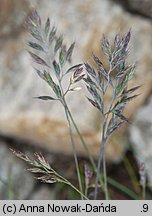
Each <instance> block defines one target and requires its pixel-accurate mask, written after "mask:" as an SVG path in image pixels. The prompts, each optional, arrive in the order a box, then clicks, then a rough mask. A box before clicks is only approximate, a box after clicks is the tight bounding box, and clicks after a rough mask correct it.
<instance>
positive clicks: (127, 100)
mask: <svg viewBox="0 0 152 216" xmlns="http://www.w3.org/2000/svg"><path fill="white" fill-rule="evenodd" d="M139 95H140V94H137V95H133V96H131V97H127V98H125V102H127V103H128V102H130V101H131V100H133V99H135V98H136V97H138V96H139Z"/></svg>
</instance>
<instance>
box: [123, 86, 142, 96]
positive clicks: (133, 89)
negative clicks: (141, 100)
mask: <svg viewBox="0 0 152 216" xmlns="http://www.w3.org/2000/svg"><path fill="white" fill-rule="evenodd" d="M140 87H141V85H139V86H136V87H134V88H131V89H128V90H127V91H126V92H125V93H124V94H132V93H133V92H134V91H136V90H137V89H139V88H140Z"/></svg>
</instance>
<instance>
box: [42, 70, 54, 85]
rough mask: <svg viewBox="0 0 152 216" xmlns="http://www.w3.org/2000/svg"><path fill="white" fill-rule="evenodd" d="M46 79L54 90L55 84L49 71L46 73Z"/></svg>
mask: <svg viewBox="0 0 152 216" xmlns="http://www.w3.org/2000/svg"><path fill="white" fill-rule="evenodd" d="M44 77H45V81H46V82H47V83H48V84H49V85H50V86H51V87H52V88H53V86H54V85H55V83H54V81H53V79H52V77H51V76H50V74H49V73H48V72H47V71H44Z"/></svg>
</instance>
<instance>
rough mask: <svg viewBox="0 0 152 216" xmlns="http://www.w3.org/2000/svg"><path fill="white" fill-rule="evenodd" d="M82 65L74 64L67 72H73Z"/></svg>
mask: <svg viewBox="0 0 152 216" xmlns="http://www.w3.org/2000/svg"><path fill="white" fill-rule="evenodd" d="M81 66H82V64H77V65H74V66H72V67H70V68H69V69H68V70H67V71H66V73H65V74H68V73H70V72H73V71H74V70H76V69H78V68H79V67H81Z"/></svg>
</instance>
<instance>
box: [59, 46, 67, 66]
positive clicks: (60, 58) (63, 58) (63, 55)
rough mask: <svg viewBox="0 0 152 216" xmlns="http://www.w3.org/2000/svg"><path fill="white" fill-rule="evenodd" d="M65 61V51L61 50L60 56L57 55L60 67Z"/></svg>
mask: <svg viewBox="0 0 152 216" xmlns="http://www.w3.org/2000/svg"><path fill="white" fill-rule="evenodd" d="M65 60H66V51H65V49H61V51H60V54H59V62H60V64H61V65H63V64H64V63H65Z"/></svg>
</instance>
